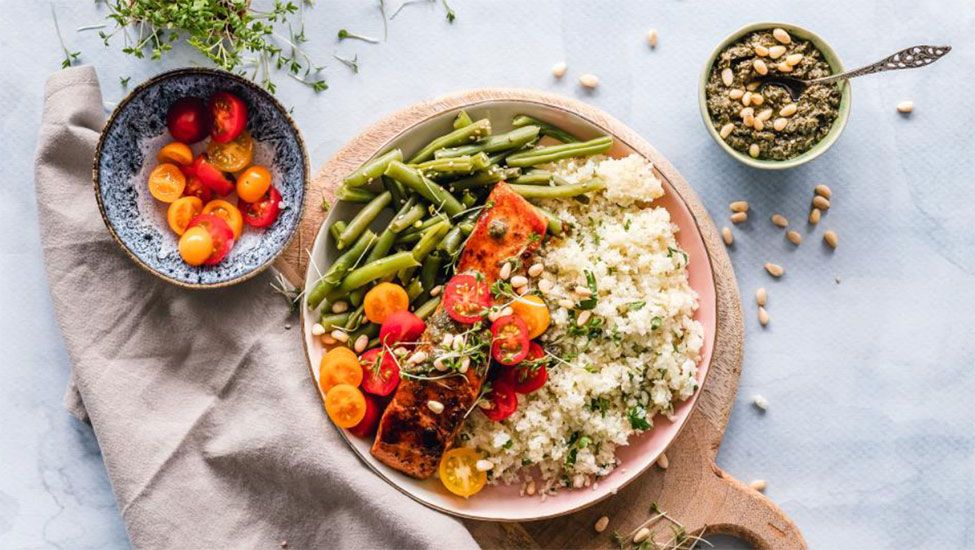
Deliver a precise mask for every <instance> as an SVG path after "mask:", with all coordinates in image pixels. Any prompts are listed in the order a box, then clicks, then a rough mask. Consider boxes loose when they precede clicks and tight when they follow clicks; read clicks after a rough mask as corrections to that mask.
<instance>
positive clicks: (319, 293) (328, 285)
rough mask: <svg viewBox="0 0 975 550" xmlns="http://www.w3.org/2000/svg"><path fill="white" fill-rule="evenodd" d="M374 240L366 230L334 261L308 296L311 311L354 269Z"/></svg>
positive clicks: (371, 234) (373, 234)
mask: <svg viewBox="0 0 975 550" xmlns="http://www.w3.org/2000/svg"><path fill="white" fill-rule="evenodd" d="M375 240H376V234H375V233H373V232H372V231H370V230H368V229H366V230H365V231H364V232H363V233H362V235H360V236H359V239H358V240H357V241H356V242H355V244H353V245H352V246H351V247H350V248H349V249H348V250H347V251H346V252H345V254H342V255H341V256H339V257H338V259H336V260H335V262H334V263H333V264H332V267H330V268H329V269H328V271H327V272H326V273H325V275H324V276H323V277H322V278H321V279H319V280H318V282H317V283H315V287H314V288H313V289H312V291H311V292H310V293H309V294H308V305H309V306H311V307H312V309H314V308H316V307H318V304H320V303H322V300H324V299H325V297H326V296H327V295H328V294H329V293H330V292H332V290H334V289H335V288H336V287H338V286H339V284H340V283H341V282H342V279H343V278H344V277H345V276H346V274H347V273H348V272H349V270H350V269H352V268H353V267H355V266H356V265H357V264H358V262H359V260H360V259H361V258H362V257H363V256H365V254H366V252H367V251H368V250H369V247H371V246H372V244H373V242H375Z"/></svg>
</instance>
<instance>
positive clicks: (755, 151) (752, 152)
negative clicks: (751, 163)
mask: <svg viewBox="0 0 975 550" xmlns="http://www.w3.org/2000/svg"><path fill="white" fill-rule="evenodd" d="M761 152H762V149H761V148H760V147H759V146H758V144H757V143H753V144H751V145H749V146H748V155H749V156H751V157H752V158H758V155H759V153H761Z"/></svg>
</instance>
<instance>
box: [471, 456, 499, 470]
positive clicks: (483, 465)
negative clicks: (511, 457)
mask: <svg viewBox="0 0 975 550" xmlns="http://www.w3.org/2000/svg"><path fill="white" fill-rule="evenodd" d="M474 467H475V468H477V471H478V472H486V471H488V470H491V469H493V468H494V463H493V462H491V461H490V460H484V459H483V458H482V459H480V460H478V461H477V463H475V464H474Z"/></svg>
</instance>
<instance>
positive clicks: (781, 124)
mask: <svg viewBox="0 0 975 550" xmlns="http://www.w3.org/2000/svg"><path fill="white" fill-rule="evenodd" d="M788 125H789V119H786V118H777V119H775V120H773V121H772V128H775V131H776V132H781V131H782V130H785V127H786V126H788Z"/></svg>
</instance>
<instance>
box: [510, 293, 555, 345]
mask: <svg viewBox="0 0 975 550" xmlns="http://www.w3.org/2000/svg"><path fill="white" fill-rule="evenodd" d="M511 309H512V310H513V311H514V312H515V315H517V316H518V317H521V320H522V321H524V322H525V325H527V326H528V339H529V340H531V339H533V338H538V337H539V336H541V335H542V333H544V332H545V331H546V330H548V326H549V325H550V324H551V323H552V317H551V315H549V312H548V306H547V305H545V300H542V299H541V298H539V297H538V296H535V295H534V294H529V295H527V296H520V297H519V298H518V299H517V300H515V301H514V302H512V303H511Z"/></svg>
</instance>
